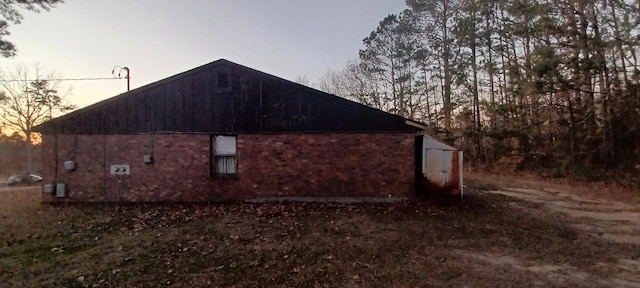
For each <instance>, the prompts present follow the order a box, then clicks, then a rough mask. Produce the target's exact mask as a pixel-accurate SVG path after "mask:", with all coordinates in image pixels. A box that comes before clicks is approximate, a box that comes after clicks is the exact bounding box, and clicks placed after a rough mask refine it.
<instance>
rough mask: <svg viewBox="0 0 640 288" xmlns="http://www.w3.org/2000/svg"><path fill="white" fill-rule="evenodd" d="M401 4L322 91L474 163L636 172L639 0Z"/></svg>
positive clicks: (411, 0)
mask: <svg viewBox="0 0 640 288" xmlns="http://www.w3.org/2000/svg"><path fill="white" fill-rule="evenodd" d="M406 4H407V6H408V9H406V10H405V11H403V12H402V13H399V14H391V15H389V16H387V17H386V18H384V19H383V20H382V21H380V24H379V26H378V27H377V28H376V29H375V30H374V31H372V32H371V34H370V35H369V36H367V37H366V38H364V40H363V44H364V47H365V48H364V49H362V50H360V51H359V55H358V56H359V57H358V59H357V60H354V61H352V62H350V63H347V64H346V66H345V67H344V68H343V69H341V70H338V71H329V72H328V73H327V74H326V75H325V76H324V77H323V78H322V79H321V81H320V83H319V87H320V89H322V90H324V91H327V92H329V93H333V94H336V95H339V96H343V97H346V98H349V99H352V100H355V101H358V102H361V103H363V104H366V105H369V106H372V107H375V108H379V109H382V110H385V111H388V112H391V113H395V114H398V115H401V116H404V117H408V118H413V119H415V120H420V121H423V122H424V123H426V124H428V125H429V127H431V129H432V130H433V131H432V132H433V133H435V134H437V135H440V136H441V137H442V138H444V139H445V140H447V141H449V142H454V144H456V145H458V146H460V147H461V148H463V149H464V150H465V151H466V154H467V157H465V158H467V159H469V158H470V159H472V160H474V161H476V162H478V163H502V162H506V163H512V164H513V166H515V168H521V169H525V168H554V169H553V170H554V172H553V173H556V174H565V173H567V172H570V171H572V170H576V171H578V172H579V171H590V170H593V169H635V168H636V165H637V164H638V160H639V157H638V156H640V148H638V147H640V146H639V145H638V144H640V83H639V81H640V70H639V69H638V55H637V51H636V50H637V47H638V43H639V41H640V40H639V39H640V38H639V37H640V36H639V35H640V30H639V26H640V6H639V5H640V4H639V1H629V0H503V1H480V0H407V1H406ZM558 176H561V175H558Z"/></svg>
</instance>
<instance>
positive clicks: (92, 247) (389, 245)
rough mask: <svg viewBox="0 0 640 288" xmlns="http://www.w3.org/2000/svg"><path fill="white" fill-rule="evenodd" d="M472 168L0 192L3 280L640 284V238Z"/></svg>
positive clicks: (14, 283)
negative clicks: (308, 192)
mask: <svg viewBox="0 0 640 288" xmlns="http://www.w3.org/2000/svg"><path fill="white" fill-rule="evenodd" d="M469 180H470V181H469V184H470V185H471V186H472V187H473V186H476V188H469V189H467V193H466V197H465V200H464V201H463V202H461V203H458V202H456V201H445V202H443V201H440V200H438V201H436V200H428V199H415V200H411V201H406V202H401V203H393V204H326V203H324V204H320V203H266V204H247V203H235V204H171V205H167V204H165V205H162V204H140V205H114V204H101V205H53V206H52V205H49V204H42V203H41V202H40V198H41V194H40V191H39V189H38V188H20V189H11V190H0V287H158V286H166V287H217V286H222V287H229V286H231V287H459V286H463V287H464V286H466V287H531V286H534V287H535V286H539V287H568V286H583V287H590V286H591V287H602V286H625V285H638V283H640V281H639V282H634V281H635V280H636V278H634V277H635V276H633V275H634V273H633V272H634V271H636V270H637V269H638V267H639V266H635V265H640V264H639V263H640V262H638V260H639V259H640V246H638V245H634V244H629V243H618V242H613V241H608V240H607V239H603V238H599V237H597V236H594V235H593V233H590V231H587V230H584V229H581V228H580V227H578V226H576V225H574V224H576V221H577V220H575V219H573V218H570V217H567V216H566V215H564V214H563V213H561V212H558V211H554V210H552V209H547V208H546V207H545V205H544V203H539V202H532V201H527V200H525V199H520V198H516V197H510V196H508V195H502V194H496V193H489V192H484V191H483V190H487V191H490V190H492V189H499V188H501V187H500V185H504V183H502V182H500V181H496V182H490V181H489V180H487V179H486V178H482V177H480V178H479V179H473V178H470V179H469ZM508 183H510V184H511V183H514V182H513V181H511V182H508ZM625 265H626V266H625ZM636 274H640V273H636Z"/></svg>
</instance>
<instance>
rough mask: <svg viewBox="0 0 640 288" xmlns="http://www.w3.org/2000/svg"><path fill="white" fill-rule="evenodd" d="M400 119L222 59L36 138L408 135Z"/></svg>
mask: <svg viewBox="0 0 640 288" xmlns="http://www.w3.org/2000/svg"><path fill="white" fill-rule="evenodd" d="M407 123H414V124H418V125H417V126H420V125H422V124H420V123H416V122H413V121H410V120H408V119H405V118H403V117H400V116H397V115H393V114H389V113H386V112H383V111H380V110H377V109H373V108H371V107H368V106H365V105H362V104H359V103H356V102H353V101H350V100H347V99H343V98H340V97H338V96H335V95H331V94H327V93H324V92H321V91H318V90H315V89H312V88H309V87H306V86H303V85H300V84H297V83H294V82H291V81H287V80H284V79H282V78H278V77H275V76H272V75H269V74H266V73H263V72H260V71H257V70H254V69H251V68H248V67H245V66H242V65H239V64H236V63H233V62H230V61H227V60H224V59H221V60H217V61H215V62H212V63H209V64H206V65H203V66H200V67H198V68H195V69H192V70H189V71H186V72H183V73H180V74H177V75H175V76H172V77H169V78H166V79H164V80H160V81H158V82H155V83H152V84H149V85H146V86H143V87H140V88H138V89H135V90H132V91H130V92H127V93H123V94H120V95H118V96H115V97H113V98H110V99H107V100H104V101H101V102H99V103H96V104H93V105H91V106H89V107H86V108H83V109H80V110H77V111H74V112H72V113H69V114H67V115H64V116H62V117H59V118H56V119H54V120H51V121H49V122H46V123H44V124H42V125H39V126H37V127H36V128H35V130H36V131H38V132H42V133H43V134H54V133H58V134H140V133H165V132H166V133H172V132H175V133H217V134H220V133H230V134H236V133H288V132H291V133H314V132H414V131H419V130H421V129H420V128H417V127H416V125H408V124H407Z"/></svg>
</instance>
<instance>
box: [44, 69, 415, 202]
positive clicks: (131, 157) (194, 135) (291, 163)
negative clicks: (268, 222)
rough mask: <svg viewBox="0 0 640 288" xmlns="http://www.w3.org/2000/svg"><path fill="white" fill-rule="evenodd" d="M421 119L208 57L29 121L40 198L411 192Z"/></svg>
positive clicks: (164, 198) (215, 197) (229, 198)
mask: <svg viewBox="0 0 640 288" xmlns="http://www.w3.org/2000/svg"><path fill="white" fill-rule="evenodd" d="M423 128H424V126H423V125H422V124H420V123H416V122H414V121H411V120H408V119H405V118H402V117H399V116H396V115H392V114H389V113H385V112H382V111H379V110H376V109H373V108H370V107H367V106H364V105H361V104H358V103H355V102H352V101H349V100H346V99H343V98H340V97H337V96H334V95H330V94H327V93H324V92H321V91H318V90H315V89H312V88H309V87H305V86H303V85H299V84H296V83H293V82H290V81H287V80H284V79H281V78H278V77H275V76H272V75H269V74H266V73H263V72H260V71H256V70H254V69H251V68H248V67H245V66H242V65H238V64H235V63H233V62H230V61H227V60H218V61H215V62H212V63H209V64H206V65H204V66H201V67H198V68H195V69H192V70H189V71H187V72H184V73H181V74H177V75H175V76H172V77H169V78H167V79H164V80H161V81H158V82H155V83H152V84H149V85H146V86H144V87H141V88H138V89H135V90H132V91H130V92H127V93H123V94H120V95H118V96H115V97H113V98H110V99H107V100H104V101H102V102H99V103H96V104H94V105H91V106H89V107H86V108H83V109H80V110H77V111H75V112H72V113H69V114H67V115H65V116H62V117H59V118H56V119H54V120H52V121H49V122H47V123H44V124H42V125H40V126H38V127H37V131H39V132H40V133H42V145H43V148H42V162H43V164H42V165H43V169H42V170H43V171H42V172H43V176H44V178H45V179H44V182H45V183H47V184H48V185H46V186H47V187H45V192H49V193H52V194H51V195H48V194H46V193H45V194H44V195H45V199H48V200H51V201H106V202H111V201H117V202H119V201H151V202H154V201H232V200H245V199H251V198H256V197H271V196H276V197H277V196H386V195H389V194H392V195H395V196H412V195H414V194H415V192H416V183H417V181H416V179H417V178H416V177H418V174H419V172H420V171H419V167H420V165H421V164H420V163H417V162H416V161H418V162H419V161H420V160H416V159H420V158H418V157H417V155H418V153H417V150H416V148H415V147H416V135H417V133H418V132H419V131H421V130H422V129H423Z"/></svg>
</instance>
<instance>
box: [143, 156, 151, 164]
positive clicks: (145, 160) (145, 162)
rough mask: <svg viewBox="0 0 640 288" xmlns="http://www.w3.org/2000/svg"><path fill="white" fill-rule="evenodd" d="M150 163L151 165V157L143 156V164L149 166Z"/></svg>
mask: <svg viewBox="0 0 640 288" xmlns="http://www.w3.org/2000/svg"><path fill="white" fill-rule="evenodd" d="M151 163H153V156H151V155H144V164H151Z"/></svg>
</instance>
